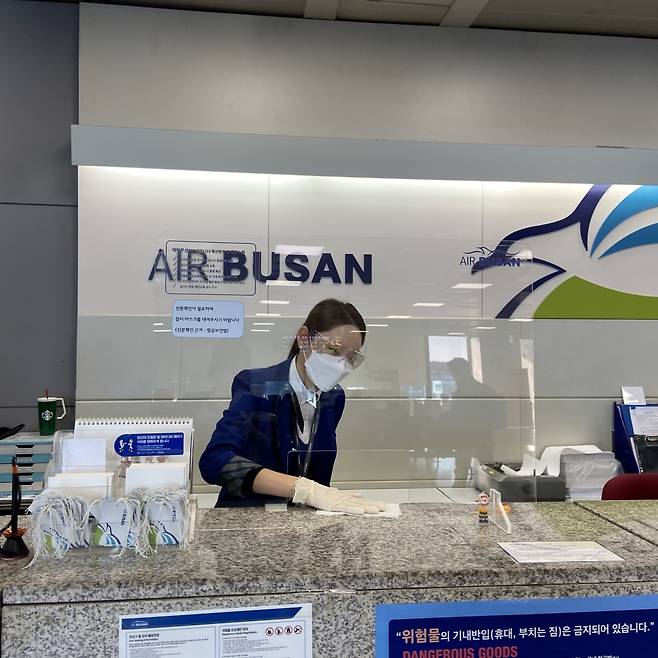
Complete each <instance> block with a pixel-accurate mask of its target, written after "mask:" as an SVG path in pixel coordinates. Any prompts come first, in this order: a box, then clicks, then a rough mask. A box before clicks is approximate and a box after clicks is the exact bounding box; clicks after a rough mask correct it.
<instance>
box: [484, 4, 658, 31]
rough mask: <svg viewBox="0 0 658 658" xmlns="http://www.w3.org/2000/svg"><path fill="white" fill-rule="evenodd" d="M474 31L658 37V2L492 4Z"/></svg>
mask: <svg viewBox="0 0 658 658" xmlns="http://www.w3.org/2000/svg"><path fill="white" fill-rule="evenodd" d="M473 27H482V28H503V29H512V30H534V31H547V32H568V33H577V34H605V35H619V36H639V37H658V1H657V0H490V1H489V3H488V4H487V6H486V7H485V8H484V10H483V11H482V13H481V14H480V15H479V16H478V18H477V20H476V21H475V23H474V25H473Z"/></svg>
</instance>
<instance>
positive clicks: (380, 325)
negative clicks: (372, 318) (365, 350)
mask: <svg viewBox="0 0 658 658" xmlns="http://www.w3.org/2000/svg"><path fill="white" fill-rule="evenodd" d="M366 327H368V328H370V327H388V325H387V324H367V325H366Z"/></svg>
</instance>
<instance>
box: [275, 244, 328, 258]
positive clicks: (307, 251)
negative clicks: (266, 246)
mask: <svg viewBox="0 0 658 658" xmlns="http://www.w3.org/2000/svg"><path fill="white" fill-rule="evenodd" d="M323 251H324V247H316V246H313V245H307V244H278V245H277V246H276V247H274V253H275V254H281V255H283V256H287V255H288V254H299V255H300V256H319V255H320V254H321V253H322V252H323Z"/></svg>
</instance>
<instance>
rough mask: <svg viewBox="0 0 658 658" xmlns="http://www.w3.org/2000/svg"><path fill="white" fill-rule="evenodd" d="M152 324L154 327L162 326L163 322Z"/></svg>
mask: <svg viewBox="0 0 658 658" xmlns="http://www.w3.org/2000/svg"><path fill="white" fill-rule="evenodd" d="M153 326H154V327H164V322H154V323H153Z"/></svg>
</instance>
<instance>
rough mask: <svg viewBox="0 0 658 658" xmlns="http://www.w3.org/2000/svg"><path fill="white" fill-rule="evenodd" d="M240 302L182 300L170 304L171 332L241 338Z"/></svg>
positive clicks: (242, 323)
mask: <svg viewBox="0 0 658 658" xmlns="http://www.w3.org/2000/svg"><path fill="white" fill-rule="evenodd" d="M243 333H244V304H243V303H242V302H221V301H216V300H210V301H199V300H198V299H192V300H190V299H183V300H180V301H177V302H174V304H173V306H172V307H171V335H172V336H178V337H179V338H241V337H242V334H243Z"/></svg>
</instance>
